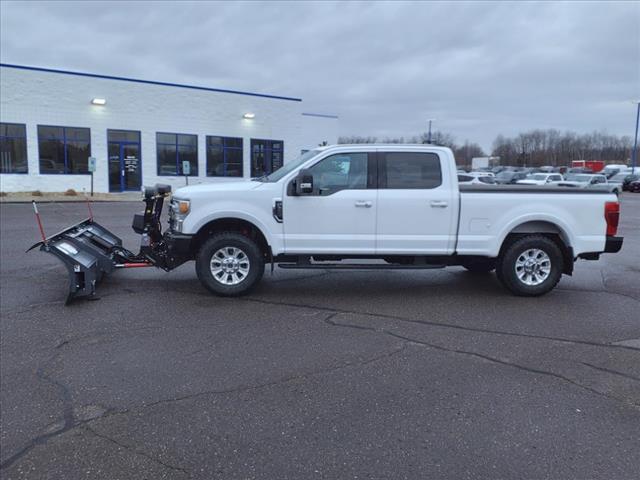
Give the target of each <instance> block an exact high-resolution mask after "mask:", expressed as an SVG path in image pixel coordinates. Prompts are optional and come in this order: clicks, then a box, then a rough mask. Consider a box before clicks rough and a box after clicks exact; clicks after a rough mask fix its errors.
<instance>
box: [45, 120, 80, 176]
mask: <svg viewBox="0 0 640 480" xmlns="http://www.w3.org/2000/svg"><path fill="white" fill-rule="evenodd" d="M38 149H39V152H40V173H54V174H81V173H89V157H90V156H91V132H90V130H89V129H88V128H76V127H50V126H42V125H38Z"/></svg>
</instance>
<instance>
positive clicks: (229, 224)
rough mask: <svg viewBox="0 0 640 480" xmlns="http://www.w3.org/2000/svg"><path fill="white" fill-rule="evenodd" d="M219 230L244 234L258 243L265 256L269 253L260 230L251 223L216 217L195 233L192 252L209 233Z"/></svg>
mask: <svg viewBox="0 0 640 480" xmlns="http://www.w3.org/2000/svg"><path fill="white" fill-rule="evenodd" d="M219 232H237V233H240V234H241V235H244V236H246V237H248V238H250V239H252V240H253V241H255V242H256V243H257V244H258V247H259V248H260V250H261V251H262V253H263V254H264V255H265V256H270V255H271V248H270V247H269V243H268V242H267V239H266V237H265V236H264V234H263V233H262V231H261V230H260V229H259V228H258V227H256V226H255V225H254V224H253V223H251V222H249V221H247V220H242V219H241V218H218V219H216V220H213V221H211V222H209V223H207V224H205V225H203V226H202V228H200V230H198V233H197V234H196V235H195V237H194V239H193V242H192V244H191V247H192V249H193V252H194V254H195V253H196V252H197V251H198V250H199V249H200V245H202V244H203V243H204V242H205V241H206V240H207V239H208V238H209V237H211V235H213V234H214V233H219Z"/></svg>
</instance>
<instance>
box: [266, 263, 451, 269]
mask: <svg viewBox="0 0 640 480" xmlns="http://www.w3.org/2000/svg"><path fill="white" fill-rule="evenodd" d="M278 267H280V268H284V269H289V270H308V269H311V270H328V269H331V270H435V269H439V268H444V267H446V265H441V264H439V265H430V264H426V263H425V264H423V265H415V264H411V265H399V264H394V263H390V264H387V265H385V264H369V263H279V264H278Z"/></svg>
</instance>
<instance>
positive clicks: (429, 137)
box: [427, 118, 435, 144]
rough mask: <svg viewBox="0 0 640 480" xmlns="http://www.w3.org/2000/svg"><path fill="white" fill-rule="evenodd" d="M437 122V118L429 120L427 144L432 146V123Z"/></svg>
mask: <svg viewBox="0 0 640 480" xmlns="http://www.w3.org/2000/svg"><path fill="white" fill-rule="evenodd" d="M434 120H435V118H430V119H429V133H428V134H427V143H428V144H431V123H432V122H433V121H434Z"/></svg>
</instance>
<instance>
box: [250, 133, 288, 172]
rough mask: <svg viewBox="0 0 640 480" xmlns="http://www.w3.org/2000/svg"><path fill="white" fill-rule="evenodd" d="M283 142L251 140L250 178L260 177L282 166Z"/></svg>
mask: <svg viewBox="0 0 640 480" xmlns="http://www.w3.org/2000/svg"><path fill="white" fill-rule="evenodd" d="M283 154H284V142H282V141H281V140H255V139H253V138H252V139H251V176H252V177H261V176H263V175H269V174H270V173H271V172H275V171H276V170H277V169H279V168H280V167H281V166H282V162H283V160H282V159H283Z"/></svg>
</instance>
